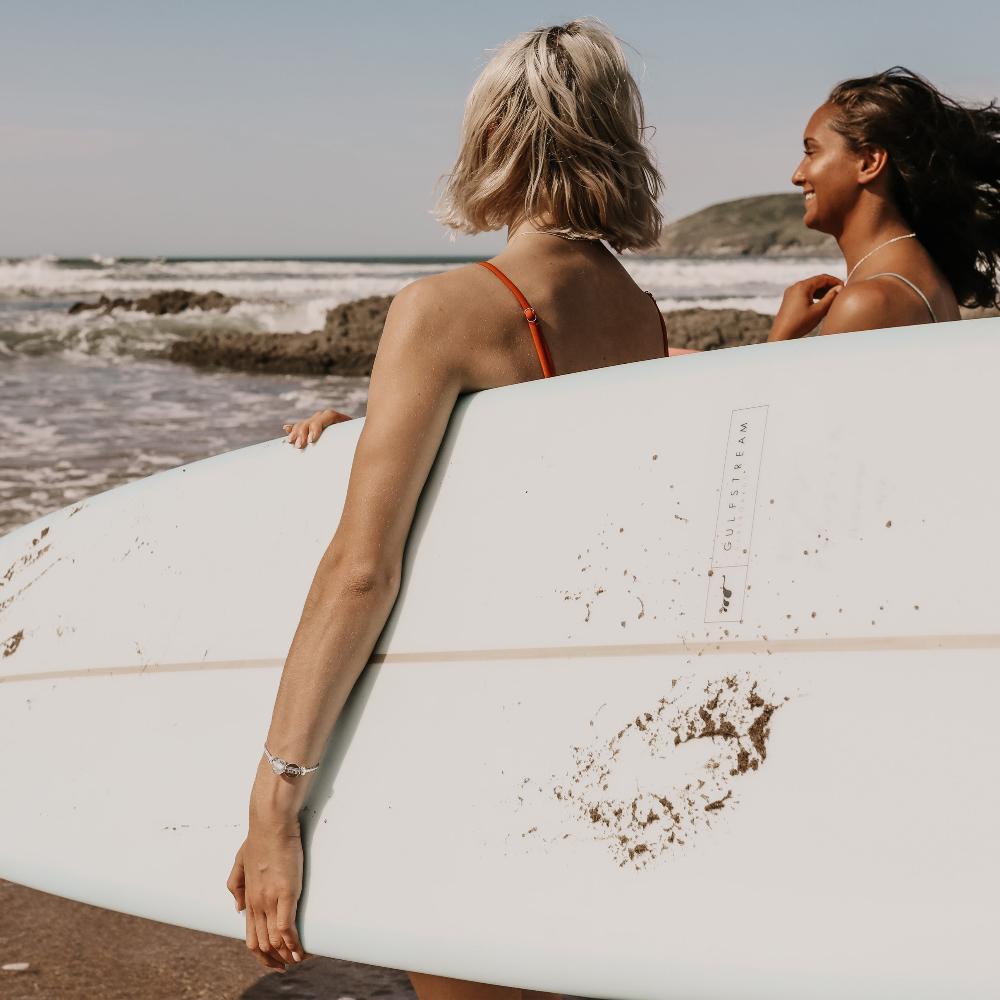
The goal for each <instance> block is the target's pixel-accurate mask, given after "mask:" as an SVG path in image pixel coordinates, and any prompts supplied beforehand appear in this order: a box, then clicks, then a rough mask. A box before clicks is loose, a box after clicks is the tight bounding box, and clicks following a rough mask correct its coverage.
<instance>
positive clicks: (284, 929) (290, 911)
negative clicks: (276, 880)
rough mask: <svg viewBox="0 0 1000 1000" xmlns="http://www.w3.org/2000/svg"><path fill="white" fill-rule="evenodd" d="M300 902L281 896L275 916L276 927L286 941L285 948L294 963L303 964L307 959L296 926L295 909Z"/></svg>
mask: <svg viewBox="0 0 1000 1000" xmlns="http://www.w3.org/2000/svg"><path fill="white" fill-rule="evenodd" d="M297 904H298V900H295V899H292V897H291V896H279V897H278V908H277V912H276V914H275V926H276V928H277V930H278V933H279V934H280V935H281V937H282V940H283V941H284V944H285V947H286V948H287V949H288V952H289V954H291V956H292V961H293V962H301V961H302V959H303V958H304V957H305V952H304V950H303V948H302V942H301V941H300V940H299V932H298V930H297V928H296V926H295V909H296V906H297Z"/></svg>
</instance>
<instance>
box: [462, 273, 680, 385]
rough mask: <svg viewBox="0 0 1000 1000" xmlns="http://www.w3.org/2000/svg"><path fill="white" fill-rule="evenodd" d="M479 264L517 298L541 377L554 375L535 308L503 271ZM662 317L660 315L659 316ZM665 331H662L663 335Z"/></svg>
mask: <svg viewBox="0 0 1000 1000" xmlns="http://www.w3.org/2000/svg"><path fill="white" fill-rule="evenodd" d="M479 263H480V265H481V266H482V267H485V268H486V270H487V271H492V272H493V274H495V275H496V276H497V277H498V278H499V279H500V280H501V281H502V282H503V283H504V284H505V285H506V286H507V287H508V288H509V289H510V290H511V292H513V294H514V298H515V299H517V304H518V305H519V306H520V307H521V311H522V312H523V313H524V318H525V319H526V320H527V321H528V329H529V330H531V340H532V342H533V343H534V345H535V353H536V354H537V355H538V363H539V364H540V365H541V366H542V377H543V378H551V377H552V376H553V375H555V373H556V370H555V367H554V366H553V364H552V357H551V355H550V354H549V348H548V345H547V344H546V343H545V338H544V337H543V336H542V331H541V330H540V329H539V327H538V316H536V315H535V310H534V309H532V308H531V306H530V305H529V304H528V300H527V299H526V298H525V297H524V296H523V295H522V294H521V289H520V288H518V287H517V285H515V284H514V282H513V281H511V280H510V278H508V277H507V275H506V274H504V273H503V271H501V270H500V268H499V267H497V266H496V265H495V264H491V263H490V262H489V261H488V260H481V261H480V262H479ZM661 319H662V317H661ZM665 336H666V333H664V337H665Z"/></svg>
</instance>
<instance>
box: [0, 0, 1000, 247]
mask: <svg viewBox="0 0 1000 1000" xmlns="http://www.w3.org/2000/svg"><path fill="white" fill-rule="evenodd" d="M585 15H590V16H596V17H599V18H601V19H602V20H604V21H605V22H606V23H607V24H608V25H609V26H610V27H611V28H612V29H613V30H614V31H615V33H616V34H617V35H618V36H619V37H620V38H621V39H622V40H623V41H625V42H627V43H628V44H629V45H630V46H631V47H632V49H633V50H634V51H632V52H631V57H632V62H633V68H634V71H635V74H636V77H637V79H638V80H639V83H640V87H641V90H642V93H643V98H644V101H645V104H646V112H647V117H648V120H649V122H650V123H651V124H653V125H654V126H655V127H656V133H655V137H654V138H653V140H652V142H653V145H654V148H655V151H656V155H657V159H658V162H659V165H660V167H661V169H662V171H663V173H664V175H665V178H666V181H667V193H666V196H665V199H664V206H663V207H664V210H665V213H666V216H667V218H668V219H676V218H679V217H681V216H683V215H686V214H688V213H690V212H692V211H695V210H697V209H699V208H703V207H705V206H706V205H709V204H713V203H715V202H718V201H725V200H728V199H731V198H738V197H743V196H746V195H753V194H762V193H767V192H772V191H783V190H792V188H791V185H790V180H789V178H790V176H791V173H792V171H793V169H794V167H795V165H796V163H797V162H798V159H799V156H800V148H801V134H802V128H803V126H804V124H805V122H806V120H807V119H808V117H809V115H810V113H811V112H812V111H813V109H814V108H815V107H816V106H817V105H819V104H820V103H822V101H823V98H824V96H825V94H826V93H827V92H828V91H829V89H830V87H831V86H832V85H833V84H834V83H836V82H837V81H838V80H840V79H843V78H846V77H850V76H858V75H867V74H869V73H873V72H877V71H878V70H880V69H885V68H887V67H888V66H890V65H893V64H896V63H901V64H903V65H907V66H909V67H910V68H911V69H914V70H916V71H918V72H920V73H922V74H924V75H925V76H928V77H929V78H930V79H931V80H932V81H933V82H934V83H936V84H937V85H938V86H939V87H940V88H941V89H943V90H944V91H945V92H946V93H949V94H951V95H952V96H954V97H957V98H960V99H963V100H968V101H980V102H983V101H986V100H989V99H992V98H994V97H1000V59H998V58H997V54H996V52H997V49H996V46H997V39H998V37H1000V4H998V3H987V2H984V0H974V2H973V0H951V2H949V3H940V2H938V3H933V4H931V3H928V2H926V0H907V2H898V0H867V2H857V0H843V2H840V3H826V4H822V3H812V4H806V3H802V2H795V3H792V2H785V0H778V2H758V3H747V2H729V0H715V2H712V0H702V2H685V3H676V2H641V0H636V2H627V0H623V2H619V3H608V2H589V3H586V4H585V5H581V4H580V3H563V2H547V0H534V2H526V0H505V2H504V3H500V4H482V3H474V2H473V3H470V2H468V0H464V2H456V0H423V2H409V3H407V2H399V0H378V2H373V0H367V2H366V0H354V2H344V0H295V2H280V0H198V2H194V0H172V2H166V0H127V2H123V0H86V2H81V0H0V95H2V97H0V257H17V256H34V255H38V254H55V255H59V256H89V255H91V254H103V255H116V256H126V255H129V256H153V255H161V254H162V255H168V256H187V255H189V256H226V255H234V256H271V255H273V256H299V255H312V256H352V255H359V256H361V255H364V256H390V255H443V256H447V255H468V256H476V255H487V254H491V253H494V252H495V251H496V250H497V249H498V248H499V247H500V246H501V244H502V239H503V238H502V236H501V235H499V234H485V235H482V236H477V237H460V238H458V239H457V240H452V239H451V238H450V236H449V234H448V233H447V232H446V231H445V230H443V229H442V228H441V227H440V226H439V225H438V224H437V223H436V222H435V221H434V218H433V215H432V210H433V207H434V201H435V190H436V186H437V184H438V182H439V179H440V177H441V175H442V174H444V173H446V172H447V170H448V169H449V167H450V166H451V163H452V161H453V158H454V154H455V151H456V148H457V137H458V130H459V126H460V123H461V116H462V107H463V103H464V100H465V97H466V95H467V93H468V91H469V89H470V87H471V86H472V83H473V82H474V80H475V78H476V76H477V75H478V73H479V71H480V70H481V69H482V67H483V65H484V64H485V62H486V60H487V59H488V58H489V51H490V50H491V49H493V48H495V47H496V46H498V45H499V44H500V43H502V42H503V41H505V40H506V39H507V38H510V37H511V36H513V35H515V34H517V33H519V32H521V31H524V30H527V29H530V28H533V27H537V26H539V25H541V24H554V23H561V22H564V21H567V20H570V19H572V18H574V17H580V16H585Z"/></svg>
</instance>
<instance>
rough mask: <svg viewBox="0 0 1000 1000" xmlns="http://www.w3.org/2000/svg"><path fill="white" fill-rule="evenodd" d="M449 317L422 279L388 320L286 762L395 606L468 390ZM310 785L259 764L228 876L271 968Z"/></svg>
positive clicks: (305, 746)
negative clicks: (424, 502) (418, 522)
mask: <svg viewBox="0 0 1000 1000" xmlns="http://www.w3.org/2000/svg"><path fill="white" fill-rule="evenodd" d="M446 317H447V310H446V309H445V308H444V304H443V303H442V302H441V300H440V297H439V296H438V295H437V294H436V292H435V287H434V285H433V284H432V283H431V282H428V281H423V282H418V283H416V284H414V285H411V286H410V287H409V288H407V289H405V290H404V291H403V292H402V293H400V294H399V295H398V296H396V298H395V299H394V301H393V303H392V307H391V309H390V310H389V315H388V317H387V318H386V323H385V329H384V332H383V334H382V339H381V342H380V344H379V350H378V355H377V357H376V360H375V365H374V369H373V371H372V379H371V386H370V390H369V401H368V415H367V418H366V421H365V427H364V429H363V431H362V434H361V437H360V439H359V441H358V446H357V450H356V453H355V457H354V464H353V467H352V469H351V477H350V482H349V484H348V489H347V497H346V500H345V503H344V509H343V513H342V515H341V518H340V523H339V526H338V528H337V531H336V533H335V535H334V537H333V540H332V541H331V542H330V545H329V546H328V548H327V550H326V552H325V553H324V554H323V557H322V559H321V560H320V563H319V567H318V568H317V570H316V574H315V577H314V579H313V582H312V586H311V587H310V589H309V594H308V596H307V598H306V602H305V607H304V608H303V611H302V616H301V618H300V621H299V624H298V628H297V629H296V632H295V636H294V638H293V640H292V644H291V648H290V649H289V652H288V657H287V659H286V661H285V666H284V670H283V672H282V676H281V683H280V685H279V688H278V695H277V698H276V701H275V706H274V712H273V715H272V718H271V726H270V729H269V730H268V733H267V746H268V749H269V750H270V751H271V753H272V754H274V755H276V756H279V757H282V758H284V759H285V760H288V761H293V762H295V763H299V764H303V765H307V766H311V765H313V764H315V763H316V762H317V761H318V760H320V759H321V757H322V756H323V752H324V749H325V747H326V745H327V742H328V740H329V738H330V734H331V732H332V730H333V728H334V725H335V723H336V721H337V718H338V716H339V715H340V712H341V710H342V708H343V706H344V703H345V701H346V700H347V697H348V695H349V694H350V691H351V689H352V688H353V686H354V684H355V682H356V681H357V679H358V676H359V675H360V674H361V671H362V670H363V669H364V667H365V664H366V663H367V662H368V659H369V657H370V656H371V653H372V649H373V648H374V646H375V643H376V641H377V640H378V636H379V634H380V633H381V631H382V629H383V627H384V625H385V622H386V619H387V618H388V616H389V612H390V611H391V610H392V606H393V603H394V602H395V599H396V595H397V593H398V590H399V579H400V572H401V567H402V557H403V548H404V545H405V543H406V538H407V535H408V533H409V530H410V526H411V523H412V521H413V515H414V511H415V509H416V505H417V501H418V499H419V497H420V493H421V490H422V489H423V486H424V483H425V481H426V479H427V475H428V473H429V472H430V469H431V466H432V464H433V462H434V459H435V456H436V455H437V451H438V447H439V446H440V443H441V440H442V438H443V437H444V433H445V430H446V429H447V426H448V420H449V418H450V416H451V412H452V409H453V408H454V405H455V401H456V399H457V398H458V395H459V393H460V392H461V391H462V389H463V388H465V381H464V379H465V374H464V370H463V365H462V358H463V357H464V356H465V355H464V352H463V351H461V350H459V349H456V346H455V345H454V344H453V342H452V340H451V338H449V336H448V334H447V330H446V326H447V324H446V323H445V322H444V321H445V319H446ZM459 346H460V345H459ZM317 501H318V502H322V498H321V497H319V498H313V502H317ZM262 736H263V734H262ZM309 784H310V777H309V776H306V777H299V778H288V777H277V776H275V775H274V773H273V772H272V771H271V769H270V767H269V765H268V764H267V762H266V760H265V759H264V758H263V756H262V758H261V762H260V766H259V767H258V769H257V776H256V779H255V781H254V785H253V791H252V793H251V798H250V833H249V836H248V837H247V841H246V842H245V844H244V845H243V847H242V848H241V849H240V853H239V854H238V855H237V862H236V865H235V866H234V869H233V874H232V875H231V877H230V883H229V885H230V890H231V891H232V892H233V894H234V896H235V897H236V900H237V907H238V908H239V904H240V903H241V902H245V904H246V908H247V945H248V947H250V948H251V950H253V951H254V952H256V953H257V954H258V957H259V958H260V959H261V960H262V961H263V963H264V964H265V965H268V966H269V967H272V968H279V967H282V965H283V963H286V962H290V961H294V960H296V959H295V957H294V955H301V954H302V948H301V945H300V944H299V942H298V937H297V935H296V933H295V925H294V914H295V909H296V906H297V901H298V896H299V892H300V890H301V842H300V839H299V827H298V814H299V811H300V809H301V808H302V805H303V804H304V801H305V799H306V796H307V793H308V788H309ZM293 953H294V954H293Z"/></svg>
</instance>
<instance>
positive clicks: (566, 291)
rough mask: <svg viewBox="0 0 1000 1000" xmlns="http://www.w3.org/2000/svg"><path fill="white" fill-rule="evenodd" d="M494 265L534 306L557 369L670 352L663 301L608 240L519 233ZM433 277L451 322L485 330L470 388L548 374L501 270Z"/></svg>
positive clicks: (435, 290) (568, 370) (432, 283)
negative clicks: (649, 290) (642, 284)
mask: <svg viewBox="0 0 1000 1000" xmlns="http://www.w3.org/2000/svg"><path fill="white" fill-rule="evenodd" d="M519 242H520V243H522V244H528V243H529V242H530V243H531V244H533V245H528V246H525V245H522V246H520V247H519V246H517V243H519ZM493 263H495V264H496V266H497V267H498V268H500V270H501V271H503V273H504V274H506V275H507V277H508V278H510V280H511V281H513V282H514V284H515V285H517V287H518V288H519V289H520V290H521V292H522V293H523V294H524V296H525V297H526V298H527V300H528V302H529V303H530V304H531V306H532V308H533V309H534V310H535V313H536V315H537V317H538V324H539V327H540V330H541V334H542V336H543V337H544V339H545V342H546V344H547V346H548V349H549V353H550V355H551V358H552V362H553V367H554V369H555V374H557V375H567V374H570V373H572V372H580V371H589V370H590V369H593V368H604V367H607V366H609V365H617V364H625V363H628V362H632V361H646V360H649V359H652V358H662V357H663V354H664V345H663V330H662V327H661V325H660V315H659V311H658V309H657V308H656V305H655V303H654V301H653V300H652V299H651V298H650V296H649V295H647V294H646V293H645V292H644V291H643V290H642V289H640V288H639V287H638V285H636V283H635V282H634V281H633V280H632V277H631V276H630V275H629V273H628V272H627V271H626V270H625V268H624V267H622V265H621V263H620V262H619V260H618V259H617V258H616V257H615V256H614V255H613V254H612V253H610V252H609V251H608V250H607V249H606V248H605V247H604V246H603V245H602V244H599V243H590V242H583V241H569V240H561V239H559V238H558V237H554V236H550V235H548V234H545V235H538V236H535V235H534V234H532V235H528V236H525V237H524V238H523V240H517V239H515V240H513V241H512V245H511V246H509V247H508V248H507V249H506V250H504V251H503V252H502V253H501V254H499V255H498V256H497V257H495V258H494V259H493ZM424 281H425V282H427V284H428V285H430V286H432V288H433V294H434V297H435V298H436V299H438V300H439V301H440V302H441V306H442V309H443V310H445V311H446V312H447V314H448V317H449V318H448V322H449V323H454V322H456V321H458V322H461V323H463V324H469V325H470V326H471V328H473V329H474V330H475V331H477V332H478V334H479V336H478V337H477V338H476V340H477V341H478V343H476V344H475V345H474V348H475V358H474V359H473V358H470V359H467V361H466V364H467V365H469V371H470V376H471V378H472V384H470V385H468V386H467V387H466V388H467V390H473V389H487V388H494V387H497V386H502V385H511V384H514V383H517V382H527V381H530V380H532V379H537V378H540V377H541V375H542V371H541V367H540V364H539V359H538V355H537V354H536V351H535V348H534V345H533V343H532V338H531V332H530V329H529V327H528V323H527V320H526V319H525V316H524V313H523V311H522V310H521V308H520V306H519V305H518V302H517V300H516V299H515V297H514V295H513V294H512V293H511V291H510V290H509V289H508V288H507V287H506V286H505V285H504V284H503V283H502V282H501V281H500V280H498V279H497V277H496V276H495V275H493V274H491V273H490V272H489V271H488V270H487V269H485V268H482V267H477V266H475V265H471V266H469V267H464V268H460V269H457V270H455V271H450V272H446V273H444V274H441V275H436V276H434V277H433V278H429V279H424ZM428 291H431V288H428ZM462 339H463V340H465V342H466V343H468V340H466V339H465V338H462Z"/></svg>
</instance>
